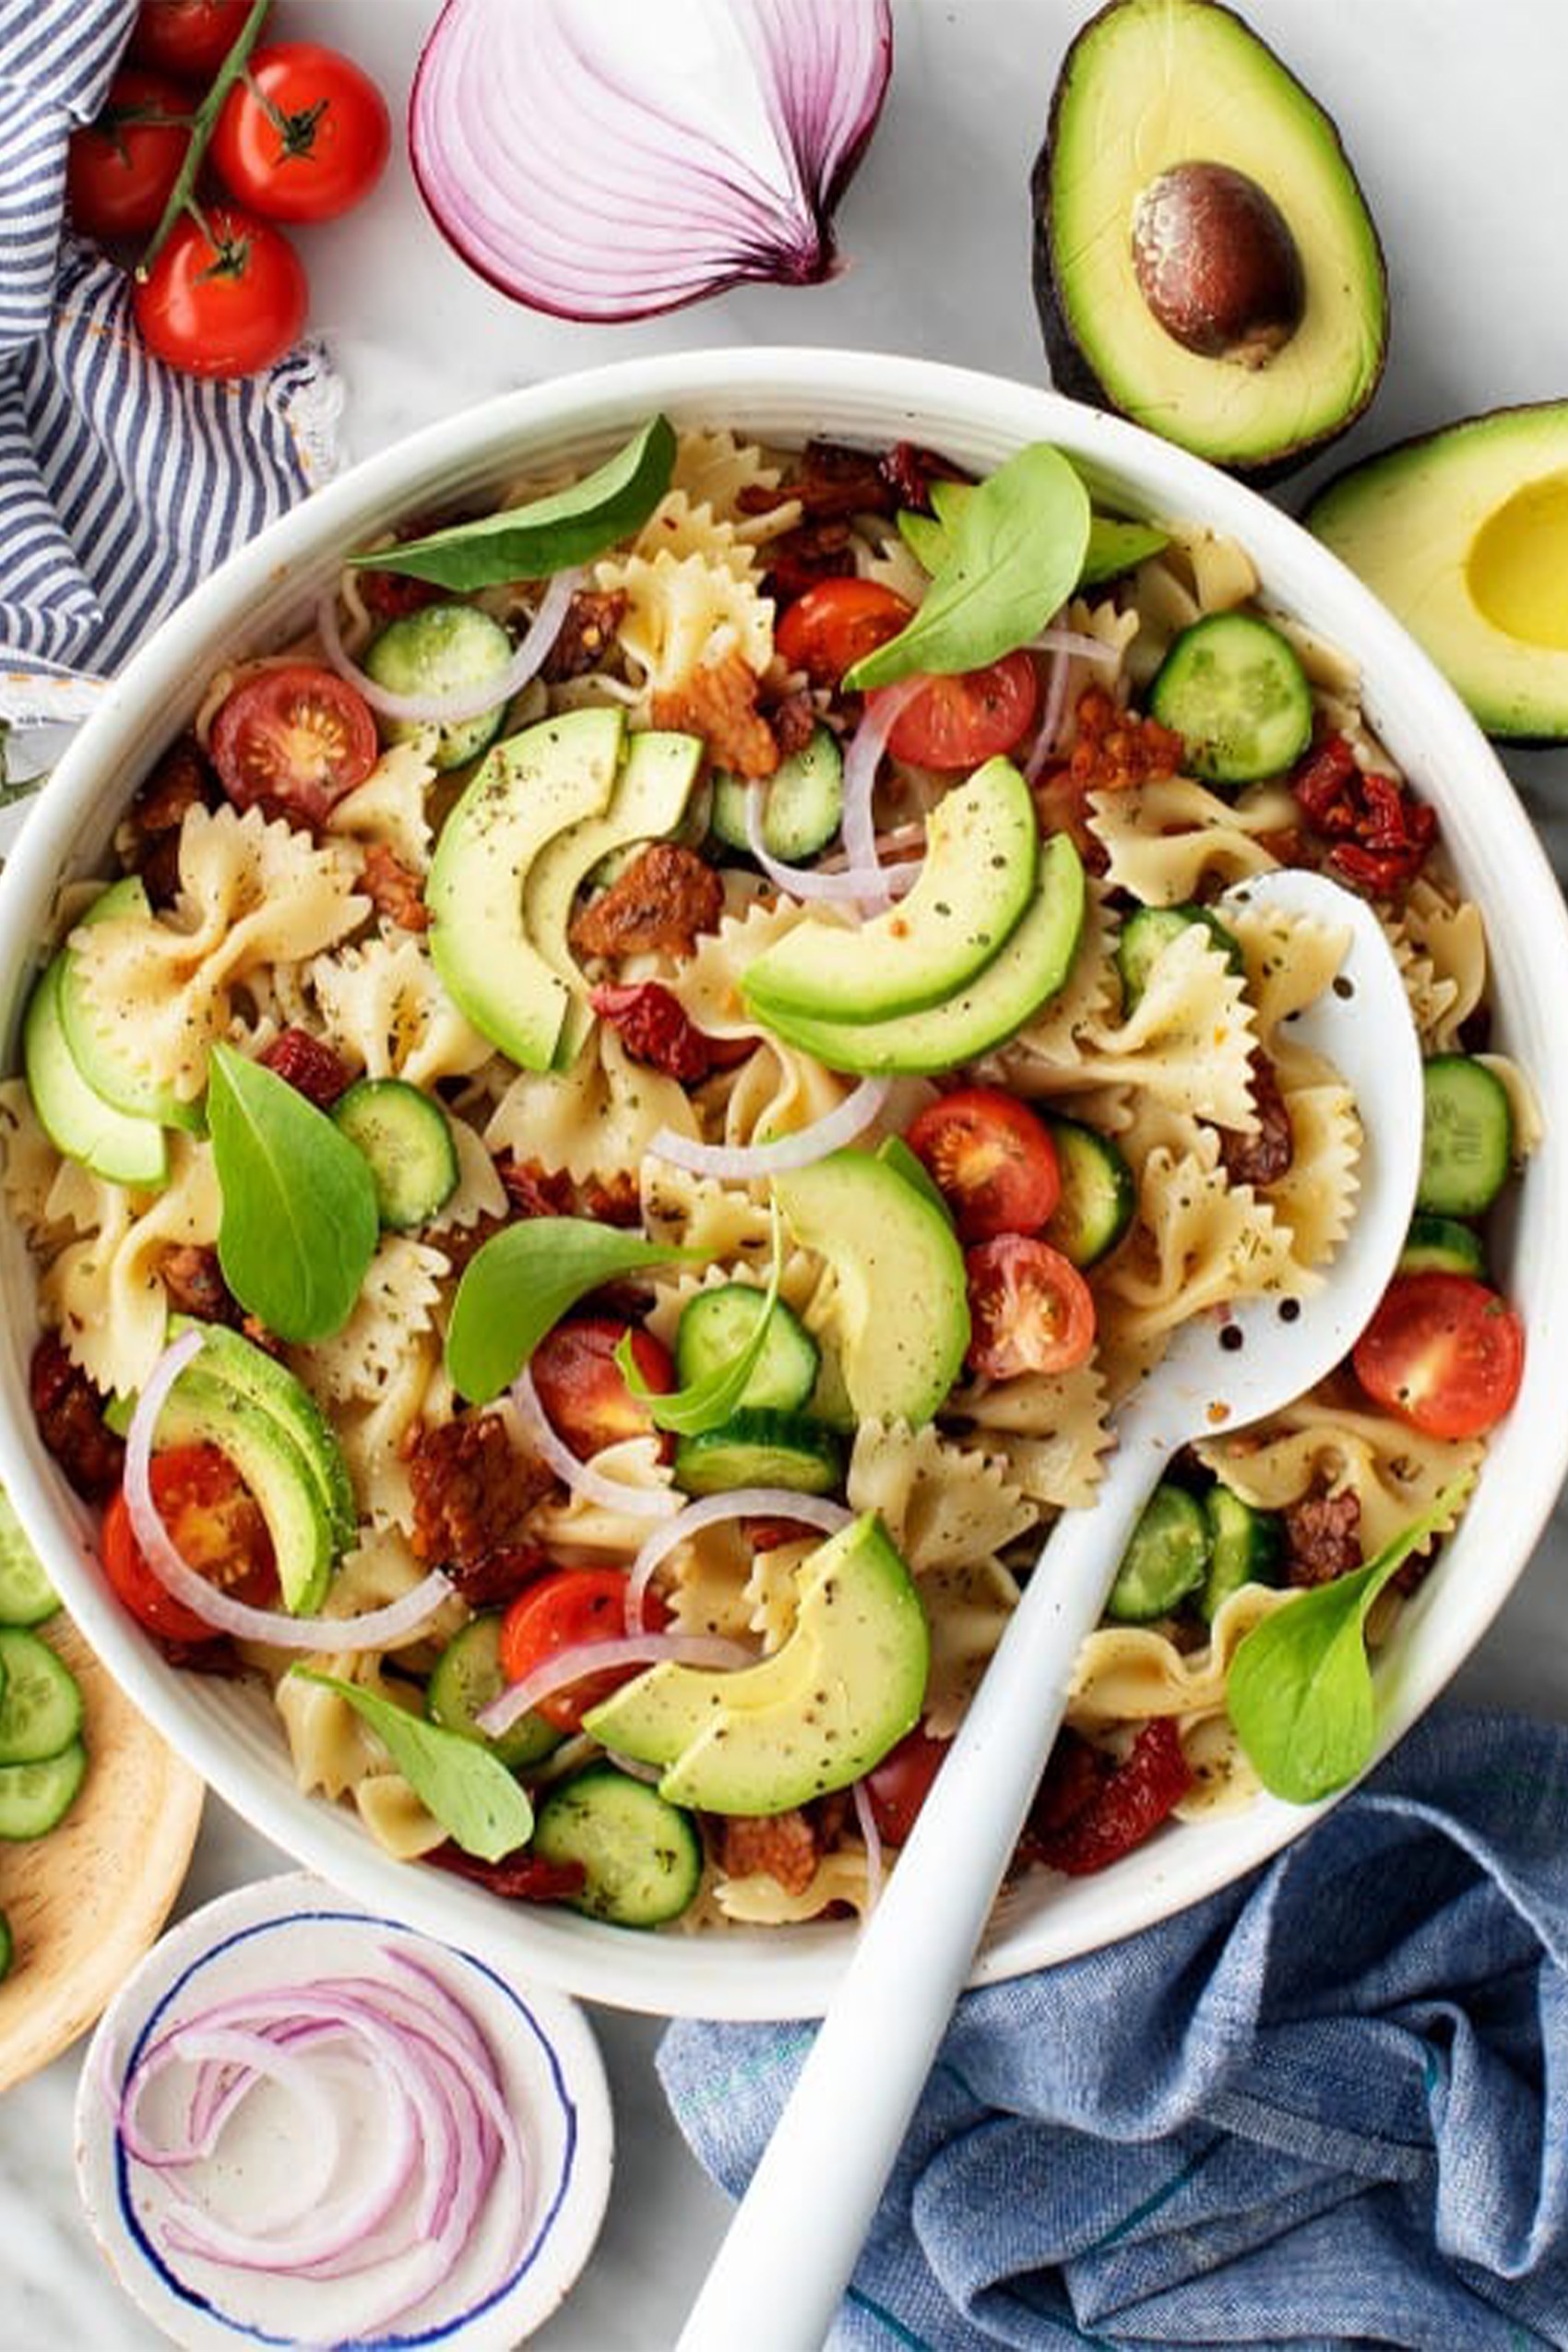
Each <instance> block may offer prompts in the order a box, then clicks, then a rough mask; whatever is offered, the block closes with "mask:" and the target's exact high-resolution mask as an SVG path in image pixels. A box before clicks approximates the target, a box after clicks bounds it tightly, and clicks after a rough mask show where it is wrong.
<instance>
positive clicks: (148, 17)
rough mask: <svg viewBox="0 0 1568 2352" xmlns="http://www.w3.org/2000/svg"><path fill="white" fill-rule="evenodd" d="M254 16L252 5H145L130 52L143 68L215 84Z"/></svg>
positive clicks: (187, 0) (163, 1)
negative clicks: (153, 67)
mask: <svg viewBox="0 0 1568 2352" xmlns="http://www.w3.org/2000/svg"><path fill="white" fill-rule="evenodd" d="M250 12H251V7H250V0H142V6H141V7H140V9H139V10H138V11H137V21H136V30H134V32H133V33H132V34H131V55H132V56H133V57H134V58H135V59H136V61H137V65H156V66H157V67H158V69H159V71H160V73H165V74H182V75H184V78H185V79H186V80H187V81H193V82H205V81H210V80H211V78H212V77H213V75H214V74H215V73H216V72H217V71H218V68H219V66H220V65H221V64H222V63H223V60H224V58H225V57H227V55H228V54H229V52H230V50H231V49H232V47H233V46H234V42H235V41H236V39H237V38H238V36H239V35H240V33H241V32H242V31H243V30H244V22H245V18H247V17H248V16H249V15H250Z"/></svg>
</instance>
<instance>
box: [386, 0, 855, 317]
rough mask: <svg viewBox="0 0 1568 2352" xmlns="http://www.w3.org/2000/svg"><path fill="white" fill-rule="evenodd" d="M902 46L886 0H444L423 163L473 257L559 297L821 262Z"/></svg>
mask: <svg viewBox="0 0 1568 2352" xmlns="http://www.w3.org/2000/svg"><path fill="white" fill-rule="evenodd" d="M892 53H893V27H892V10H891V7H890V5H889V0H681V6H679V7H678V8H650V7H649V6H647V0H595V5H594V6H591V7H585V6H583V5H582V0H529V5H528V6H526V7H519V6H517V0H447V5H446V6H445V9H444V11H443V13H442V15H441V17H440V18H439V20H438V21H437V24H436V27H435V30H434V32H433V33H432V34H431V36H430V39H429V40H428V41H427V42H426V43H425V46H424V50H423V52H422V55H421V57H420V62H419V67H418V71H417V73H416V75H415V78H414V87H413V92H412V96H411V98H410V104H409V151H410V157H411V159H412V161H413V167H414V176H415V179H416V180H417V182H418V184H419V187H420V192H421V194H422V196H423V197H424V200H425V202H426V204H427V205H428V206H429V208H430V210H431V213H432V215H433V216H434V220H435V223H436V226H437V227H438V228H439V229H440V230H441V232H442V233H443V235H445V237H446V238H447V239H448V241H449V242H450V243H451V244H453V245H454V246H455V247H456V248H457V252H458V253H459V254H461V255H462V256H463V258H464V260H465V261H467V262H468V263H469V266H470V267H472V268H474V269H476V270H478V271H479V273H480V275H481V277H484V278H487V279H489V280H490V281H491V283H492V284H493V285H494V286H497V287H499V288H500V289H501V291H503V292H504V293H507V294H510V295H512V296H513V297H514V298H515V299H516V300H517V301H518V302H522V303H529V304H530V305H531V306H532V307H533V308H534V309H536V310H543V311H549V312H552V313H553V314H554V315H557V316H558V317H564V318H580V319H590V320H603V319H618V318H643V317H647V316H648V315H651V314H652V313H654V312H658V311H665V310H673V309H675V308H677V307H678V306H679V305H680V304H682V303H691V302H696V301H699V300H700V299H701V298H702V297H703V296H704V295H707V294H713V293H718V292H719V291H721V289H722V288H724V287H726V286H731V285H733V284H735V283H736V282H737V281H738V280H741V279H775V280H778V281H780V282H783V283H787V284H796V285H809V284H814V283H815V282H816V281H818V280H819V279H824V278H826V277H829V276H831V275H832V274H833V273H834V271H835V269H836V267H837V262H836V259H835V253H834V243H833V232H832V228H831V225H830V221H831V214H832V210H833V207H834V206H835V204H836V203H837V200H838V198H839V196H841V195H842V194H843V191H844V189H845V188H846V187H847V185H848V184H849V179H850V176H851V174H852V173H853V172H854V169H855V166H856V164H857V163H858V162H859V160H860V158H861V152H862V150H863V148H864V147H865V144H866V141H867V140H868V139H869V138H870V137H871V134H872V131H873V128H874V126H875V124H876V118H877V114H878V113H879V111H880V109H881V105H882V101H883V96H884V93H885V89H886V86H887V77H888V73H889V70H890V67H891V64H892ZM519 125H526V130H522V131H520V130H519V127H518V126H519Z"/></svg>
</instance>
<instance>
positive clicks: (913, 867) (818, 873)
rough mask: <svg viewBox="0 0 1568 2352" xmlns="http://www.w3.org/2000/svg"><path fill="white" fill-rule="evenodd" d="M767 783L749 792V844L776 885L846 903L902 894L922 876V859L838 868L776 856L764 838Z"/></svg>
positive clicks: (798, 894)
mask: <svg viewBox="0 0 1568 2352" xmlns="http://www.w3.org/2000/svg"><path fill="white" fill-rule="evenodd" d="M766 793H767V787H766V784H754V785H752V787H751V788H750V790H748V791H747V793H746V846H747V848H748V849H750V851H751V853H752V855H753V857H754V859H755V860H756V861H757V863H758V865H759V866H760V867H761V868H762V870H763V872H764V873H765V874H766V876H767V878H768V880H769V882H771V883H772V884H773V885H774V886H775V888H776V889H778V890H783V891H787V892H788V893H789V895H790V897H791V898H799V899H801V900H802V902H804V901H805V900H807V899H809V898H826V899H830V900H832V901H833V902H834V903H835V904H837V905H839V906H842V905H845V904H846V903H848V904H850V905H853V904H857V903H858V902H860V901H861V900H862V899H870V898H877V897H886V896H888V895H889V894H894V895H897V894H901V893H902V892H904V891H906V890H908V889H909V888H911V887H912V885H914V884H915V883H917V882H918V881H919V880H920V877H921V860H920V859H919V858H910V859H907V860H906V861H905V862H904V863H903V864H902V865H897V866H888V867H886V868H884V867H883V866H881V865H878V866H876V867H875V868H874V869H861V868H857V867H849V866H846V867H842V868H840V869H838V870H837V872H835V871H833V870H832V869H830V868H828V867H826V866H825V867H816V866H789V865H785V864H783V863H782V862H781V861H779V860H778V858H776V857H774V856H773V855H772V854H771V853H770V851H769V849H768V847H767V843H766V840H765V839H764V838H763V830H762V827H763V803H764V801H765V799H766Z"/></svg>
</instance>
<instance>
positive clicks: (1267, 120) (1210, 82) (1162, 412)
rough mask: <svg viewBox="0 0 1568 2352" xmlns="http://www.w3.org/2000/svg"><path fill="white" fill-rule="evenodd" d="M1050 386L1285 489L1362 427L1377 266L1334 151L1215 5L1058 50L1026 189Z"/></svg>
mask: <svg viewBox="0 0 1568 2352" xmlns="http://www.w3.org/2000/svg"><path fill="white" fill-rule="evenodd" d="M1032 194H1033V204H1034V222H1035V299H1036V302H1037V303H1038V304H1039V313H1040V321H1041V325H1042V327H1043V329H1044V334H1045V343H1046V349H1047V350H1048V352H1049V354H1050V357H1051V372H1052V374H1053V376H1054V378H1055V381H1056V383H1057V385H1058V386H1059V387H1060V388H1061V389H1062V390H1063V391H1064V392H1069V393H1073V394H1075V396H1076V397H1078V398H1084V399H1089V400H1093V401H1096V402H1098V403H1099V404H1101V405H1103V406H1107V407H1111V408H1114V409H1119V410H1121V411H1122V412H1123V415H1125V416H1129V417H1131V418H1132V419H1133V420H1134V422H1136V423H1138V424H1143V425H1146V426H1147V427H1148V428H1149V429H1150V430H1151V431H1152V432H1155V433H1158V434H1163V435H1164V436H1165V438H1166V439H1167V440H1168V441H1175V442H1178V443H1180V444H1181V445H1182V447H1183V448H1186V449H1191V450H1194V451H1195V452H1196V454H1197V455H1198V456H1199V457H1208V458H1211V459H1213V460H1214V461H1215V462H1216V463H1217V464H1218V465H1223V466H1230V467H1233V468H1235V469H1238V470H1243V471H1248V472H1257V473H1262V474H1267V473H1274V472H1283V471H1284V470H1286V469H1288V468H1289V466H1291V465H1293V464H1295V463H1296V462H1297V461H1298V460H1299V459H1300V458H1301V457H1304V456H1305V454H1306V453H1307V451H1308V450H1310V449H1313V448H1315V447H1319V446H1321V445H1323V444H1324V442H1327V441H1331V440H1333V439H1334V438H1336V436H1337V435H1338V434H1341V433H1343V432H1344V431H1345V430H1346V428H1347V427H1348V425H1350V424H1352V423H1353V422H1355V420H1356V418H1357V417H1359V416H1360V413H1361V411H1362V410H1363V409H1364V408H1365V407H1366V405H1367V403H1368V401H1369V400H1370V399H1371V398H1372V394H1373V392H1374V391H1375V390H1376V388H1377V385H1378V380H1379V378H1380V376H1381V375H1382V373H1383V363H1384V353H1385V350H1386V348H1387V340H1388V285H1387V278H1386V274H1385V272H1384V261H1383V253H1382V248H1381V247H1380V245H1379V244H1378V239H1377V232H1376V230H1375V229H1374V228H1373V226H1372V217H1371V215H1370V214H1369V212H1368V210H1367V208H1366V203H1365V200H1364V199H1363V197H1362V195H1361V191H1360V186H1359V184H1358V183H1357V180H1356V175H1355V172H1353V171H1352V169H1351V167H1350V163H1349V160H1348V157H1347V155H1346V153H1345V149H1344V148H1343V147H1342V146H1341V144H1340V141H1339V136H1338V133H1337V132H1336V129H1335V126H1334V125H1333V123H1332V122H1331V120H1330V119H1329V117H1328V115H1327V114H1325V113H1324V110H1323V108H1322V107H1321V106H1320V105H1319V104H1318V103H1317V101H1316V100H1315V99H1314V98H1313V97H1312V95H1311V94H1310V92H1308V91H1307V90H1306V89H1303V88H1302V86H1301V83H1300V82H1299V81H1298V80H1297V79H1296V77H1295V76H1294V75H1293V74H1292V73H1291V72H1290V71H1289V68H1288V67H1287V66H1286V65H1283V64H1282V63H1281V62H1280V60H1279V59H1278V58H1277V56H1276V55H1275V53H1274V52H1273V51H1272V50H1271V49H1270V48H1269V47H1268V45H1267V43H1266V42H1263V41H1260V40H1259V38H1258V36H1257V35H1256V34H1255V33H1254V32H1253V30H1251V28H1250V27H1249V26H1248V25H1246V24H1244V23H1243V22H1242V20H1241V18H1240V17H1238V16H1235V15H1233V14H1232V13H1231V11H1230V10H1229V9H1228V8H1223V7H1220V6H1218V5H1217V0H1112V5H1111V6H1110V7H1107V8H1104V9H1102V10H1101V11H1100V13H1099V16H1097V17H1095V18H1092V19H1091V21H1090V22H1089V23H1088V24H1087V25H1086V26H1085V27H1084V30H1082V31H1081V32H1080V33H1079V35H1078V37H1077V39H1076V40H1075V42H1074V43H1073V46H1072V48H1071V49H1070V50H1069V51H1068V53H1067V56H1066V59H1065V61H1064V62H1063V67H1062V71H1061V74H1060V76H1059V77H1058V79H1057V84H1056V89H1055V93H1054V96H1053V98H1052V101H1051V119H1050V125H1049V127H1048V130H1047V133H1046V138H1045V144H1044V146H1043V147H1042V148H1041V149H1040V153H1039V160H1038V161H1037V163H1036V165H1035V171H1034V178H1033V182H1032Z"/></svg>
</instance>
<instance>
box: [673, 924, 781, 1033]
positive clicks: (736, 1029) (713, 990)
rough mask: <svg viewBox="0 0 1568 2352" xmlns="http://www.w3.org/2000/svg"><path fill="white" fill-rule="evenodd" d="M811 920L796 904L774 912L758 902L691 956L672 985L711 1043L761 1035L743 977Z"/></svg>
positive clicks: (700, 944)
mask: <svg viewBox="0 0 1568 2352" xmlns="http://www.w3.org/2000/svg"><path fill="white" fill-rule="evenodd" d="M808 920H812V918H808V915H807V911H806V909H805V908H804V907H802V906H799V905H797V904H796V902H795V900H794V899H792V898H782V897H781V898H778V899H777V900H776V901H775V902H774V904H773V905H772V906H766V905H765V904H763V903H762V902H761V901H760V900H754V901H753V902H752V903H751V904H750V905H749V906H747V907H746V908H745V909H743V910H742V912H741V913H740V914H734V913H730V914H726V915H725V916H724V917H723V918H722V920H721V921H720V922H719V929H718V930H717V931H715V932H706V933H705V934H704V935H703V937H701V938H700V939H699V940H698V941H697V944H696V947H695V952H694V953H693V954H692V955H690V956H686V957H685V958H684V959H683V962H682V965H681V968H680V970H679V972H678V973H677V974H676V976H675V978H674V979H673V980H671V983H670V985H671V992H672V993H673V994H674V995H675V996H676V997H677V998H678V999H679V1001H680V1004H681V1008H682V1010H683V1012H684V1013H685V1015H686V1016H687V1018H688V1020H690V1021H692V1022H693V1023H695V1026H696V1028H699V1029H701V1030H703V1031H704V1032H705V1033H706V1034H707V1036H708V1037H717V1038H725V1039H732V1038H742V1037H752V1036H754V1035H755V1034H756V1028H757V1025H756V1020H755V1017H754V1015H752V1014H751V1013H749V1012H748V1011H747V1010H746V1002H745V998H744V997H743V996H742V993H741V976H742V973H743V972H744V971H745V970H746V968H747V967H748V966H749V965H751V964H754V962H755V961H756V959H757V957H758V956H761V955H764V954H765V953H766V950H767V949H768V948H770V947H775V946H777V945H778V942H779V941H780V940H781V939H784V938H787V937H788V935H789V934H790V932H792V931H794V930H795V929H796V928H797V927H798V926H799V925H800V924H801V923H802V922H805V921H808Z"/></svg>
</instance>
